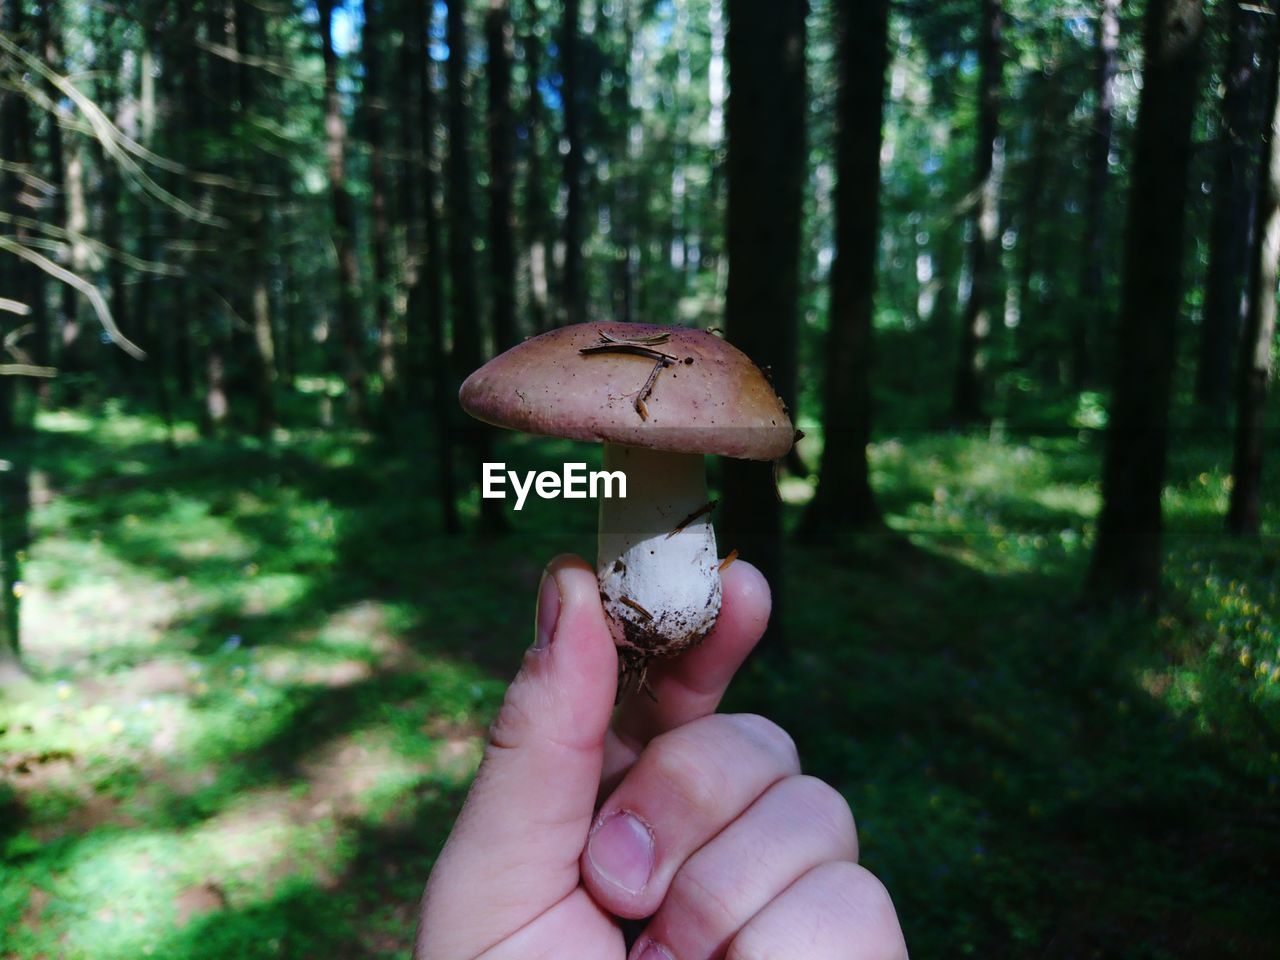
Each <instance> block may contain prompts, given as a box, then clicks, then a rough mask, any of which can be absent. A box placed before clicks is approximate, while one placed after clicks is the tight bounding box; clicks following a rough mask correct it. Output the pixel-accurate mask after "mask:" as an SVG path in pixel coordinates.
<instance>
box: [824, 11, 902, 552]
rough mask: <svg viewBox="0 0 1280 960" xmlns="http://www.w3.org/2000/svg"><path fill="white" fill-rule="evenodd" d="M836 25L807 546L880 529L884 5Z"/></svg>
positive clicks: (846, 14) (850, 14) (846, 15)
mask: <svg viewBox="0 0 1280 960" xmlns="http://www.w3.org/2000/svg"><path fill="white" fill-rule="evenodd" d="M836 16H837V25H838V28H837V29H838V35H837V44H838V51H839V52H838V56H839V57H840V92H839V106H838V115H837V134H836V177H837V181H836V195H835V221H836V223H835V240H836V257H835V262H834V263H833V264H832V266H831V307H830V311H829V319H828V333H827V344H826V361H827V367H826V381H825V383H824V393H823V406H822V415H823V437H824V441H825V442H824V444H823V448H822V467H821V469H820V471H819V474H818V489H817V492H816V493H815V494H814V498H813V501H812V502H811V503H810V504H809V509H808V510H807V512H806V513H805V518H804V521H805V523H804V532H805V534H806V536H807V537H808V538H810V539H813V538H817V537H822V538H829V537H832V536H835V535H837V534H838V533H839V532H840V531H846V530H850V529H860V528H866V527H869V526H874V525H875V524H877V523H878V521H879V519H880V512H879V510H877V508H876V503H875V497H874V496H873V495H872V492H871V483H870V478H869V476H868V469H867V444H868V443H869V442H870V440H871V340H872V333H871V331H872V321H873V319H874V315H875V281H876V264H877V261H878V258H879V252H880V147H881V143H882V139H883V138H882V132H881V131H882V125H883V121H884V94H885V75H886V68H887V67H888V63H889V0H870V2H864V0H842V2H841V3H840V4H838V5H837V7H836Z"/></svg>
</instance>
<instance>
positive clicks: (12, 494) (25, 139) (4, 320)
mask: <svg viewBox="0 0 1280 960" xmlns="http://www.w3.org/2000/svg"><path fill="white" fill-rule="evenodd" d="M22 14H23V10H22V6H21V5H20V4H17V3H13V2H9V3H6V4H4V5H3V6H2V7H0V29H3V30H4V31H5V32H6V33H7V34H8V35H9V36H11V37H16V38H17V39H18V43H19V44H21V45H26V44H27V42H28V41H27V40H26V38H25V37H24V36H23V35H22V34H23V32H24V29H25V26H26V24H25V23H24V20H23V15H22ZM32 139H33V137H32V129H31V117H30V114H29V113H28V110H27V100H26V97H25V96H24V95H23V93H22V92H21V91H20V90H0V158H3V159H5V160H7V161H8V162H9V163H10V164H13V165H15V166H19V167H23V168H27V167H29V166H30V165H31V164H32V161H33V160H34V156H33V151H32V145H33V144H32ZM33 202H34V195H33V194H32V193H31V191H30V190H29V189H27V188H25V187H24V186H23V183H22V181H21V178H20V177H19V175H18V173H17V171H16V170H15V169H14V166H8V167H6V168H5V169H3V170H0V211H3V212H4V213H5V214H7V215H8V216H9V217H23V218H30V217H31V216H32V215H33V213H34V211H33V210H32V209H31V206H32V203H33ZM0 232H3V233H12V235H13V236H14V237H15V239H17V241H18V242H19V243H23V244H24V245H25V244H26V243H27V242H29V240H30V239H31V238H30V237H29V236H28V231H27V229H26V228H25V227H22V226H19V225H16V224H13V223H7V224H0ZM0 294H3V295H4V296H6V297H8V298H11V299H14V300H17V301H18V302H20V303H22V304H24V305H25V306H26V307H27V309H28V311H29V314H28V315H30V314H38V312H39V311H40V310H41V309H42V308H43V304H42V300H43V297H44V281H43V277H42V275H40V274H39V272H38V270H37V269H36V268H35V267H33V266H32V265H31V264H29V263H28V262H27V261H25V260H22V259H19V258H18V257H17V256H15V255H14V254H12V253H10V252H7V251H0ZM29 322H30V321H28V320H27V318H26V317H25V316H22V315H20V314H15V313H11V312H8V311H0V343H2V342H3V341H4V339H5V338H6V336H9V335H12V334H15V333H17V332H18V331H17V330H15V329H14V328H15V327H17V328H20V327H22V326H25V325H26V324H27V323H29ZM21 339H22V338H21V336H20V335H19V336H15V337H14V345H13V346H12V347H10V349H9V350H7V351H6V350H4V349H0V363H5V362H8V361H9V360H10V359H23V357H22V356H21V354H19V356H18V357H16V358H15V357H11V356H10V354H11V353H13V352H16V349H20V348H18V347H17V344H19V343H21ZM19 381H20V378H19V377H17V376H13V375H9V374H5V373H0V683H3V682H4V681H6V680H8V679H10V678H11V677H13V676H15V675H17V674H18V673H19V672H20V669H21V668H20V666H19V662H18V658H19V653H20V649H21V644H20V630H19V617H18V606H19V598H20V595H21V592H22V591H21V590H20V589H17V585H18V584H19V583H20V582H21V580H22V570H21V557H22V555H23V551H25V550H26V547H27V545H28V540H29V536H28V527H27V515H28V513H29V511H30V507H31V497H30V493H31V487H30V482H29V474H28V470H29V466H28V460H29V452H28V447H27V444H26V443H25V442H24V435H25V434H26V433H27V432H28V431H29V429H30V421H29V419H28V418H29V415H30V413H31V409H30V405H28V404H25V403H23V402H22V398H21V396H20V393H19V389H18V388H19Z"/></svg>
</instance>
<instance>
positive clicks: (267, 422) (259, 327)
mask: <svg viewBox="0 0 1280 960" xmlns="http://www.w3.org/2000/svg"><path fill="white" fill-rule="evenodd" d="M233 10H234V13H235V46H236V52H237V58H238V62H237V63H236V65H235V66H236V81H237V87H238V89H239V94H240V116H241V123H240V130H241V131H246V132H247V131H248V130H251V129H252V121H253V118H254V115H255V112H256V111H257V109H258V105H259V100H260V99H261V98H260V96H259V89H258V88H259V72H260V70H259V68H257V67H255V66H251V65H250V64H251V63H253V62H256V61H257V59H258V58H260V57H261V55H262V54H265V53H266V50H265V37H264V27H265V23H264V20H263V14H262V11H261V10H259V9H258V8H257V6H256V5H255V4H252V3H250V2H248V0H235V4H234V7H233ZM243 135H244V133H242V136H243ZM240 178H241V179H242V180H243V181H244V183H245V184H254V183H266V182H268V181H269V176H268V174H267V171H266V170H264V169H263V168H262V165H261V157H260V155H259V150H258V148H257V146H256V145H255V144H246V145H245V146H244V147H243V148H242V149H241V151H240ZM244 206H245V207H246V209H245V210H244V212H243V214H242V215H241V216H240V220H241V221H242V232H243V234H244V256H243V258H242V263H243V270H244V276H245V277H246V278H247V279H248V287H249V289H248V318H247V319H248V321H249V337H248V342H247V343H245V345H244V347H245V353H246V354H247V360H248V363H249V375H250V379H251V380H252V390H253V394H254V407H255V411H254V432H255V433H257V434H258V436H260V437H269V436H270V435H271V431H272V430H273V429H274V427H275V423H276V405H275V382H276V361H275V354H276V351H275V338H274V336H273V332H272V329H271V297H270V278H269V276H268V265H269V260H270V250H269V249H268V245H267V216H266V210H265V209H264V208H263V205H262V204H261V203H256V202H249V203H247V204H244Z"/></svg>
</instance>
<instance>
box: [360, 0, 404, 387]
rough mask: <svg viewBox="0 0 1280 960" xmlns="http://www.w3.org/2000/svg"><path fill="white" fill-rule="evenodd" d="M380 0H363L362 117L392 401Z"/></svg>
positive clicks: (377, 311) (377, 316)
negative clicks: (367, 155)
mask: <svg viewBox="0 0 1280 960" xmlns="http://www.w3.org/2000/svg"><path fill="white" fill-rule="evenodd" d="M383 29H384V28H383V26H382V0H364V32H363V34H362V39H361V54H362V57H363V60H364V111H365V113H364V123H365V135H366V136H367V137H368V140H369V199H370V202H371V203H372V206H373V223H372V228H373V229H372V231H371V233H372V236H371V246H372V248H373V249H372V254H373V288H374V297H373V303H374V322H375V323H376V325H377V330H378V375H379V377H380V378H381V379H382V390H383V395H384V399H385V400H387V401H391V403H392V405H394V398H395V394H396V392H397V390H399V371H398V370H397V369H396V333H395V330H394V328H393V327H392V310H391V292H392V291H391V263H390V255H389V253H388V246H389V245H390V242H391V224H390V219H389V215H388V213H387V161H386V143H385V134H384V131H383V116H384V114H385V113H386V108H387V105H386V100H385V99H384V98H383V90H382V67H381V61H382V55H383V51H382V48H381V47H380V46H379V39H380V37H381V35H382V32H383Z"/></svg>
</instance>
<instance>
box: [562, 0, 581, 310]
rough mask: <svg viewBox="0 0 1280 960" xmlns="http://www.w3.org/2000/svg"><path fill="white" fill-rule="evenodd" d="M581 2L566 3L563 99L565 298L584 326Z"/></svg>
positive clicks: (568, 306) (566, 1)
mask: <svg viewBox="0 0 1280 960" xmlns="http://www.w3.org/2000/svg"><path fill="white" fill-rule="evenodd" d="M578 11H579V2H578V0H564V21H563V23H562V24H561V33H560V75H561V77H562V79H563V85H562V87H561V97H562V100H563V102H564V139H565V142H566V144H567V145H568V150H567V151H566V153H565V156H564V183H565V215H564V270H563V273H562V275H561V296H562V297H563V300H564V317H565V323H581V322H582V321H584V320H586V319H587V315H586V311H587V308H586V291H585V289H584V282H583V276H582V220H583V212H584V211H583V197H582V169H583V156H582V109H583V103H584V100H585V97H584V92H583V90H582V79H581V73H582V62H581V61H582V57H581V50H580V46H581V43H580V40H579V38H578V18H579V12H578Z"/></svg>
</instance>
